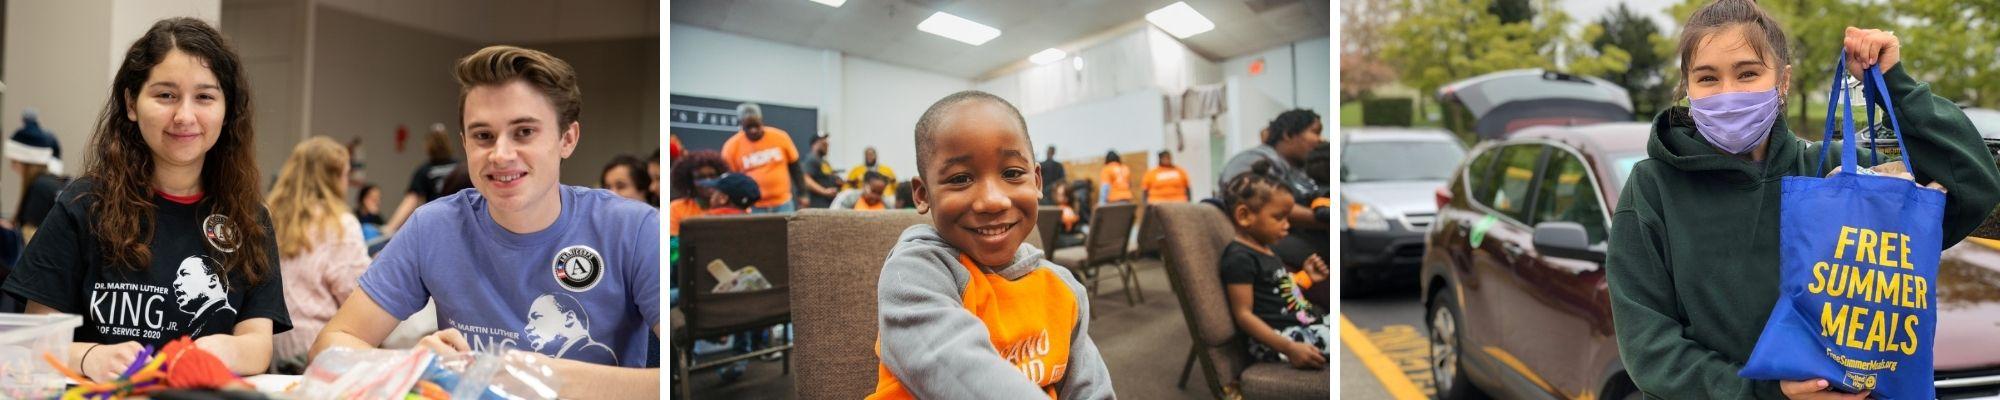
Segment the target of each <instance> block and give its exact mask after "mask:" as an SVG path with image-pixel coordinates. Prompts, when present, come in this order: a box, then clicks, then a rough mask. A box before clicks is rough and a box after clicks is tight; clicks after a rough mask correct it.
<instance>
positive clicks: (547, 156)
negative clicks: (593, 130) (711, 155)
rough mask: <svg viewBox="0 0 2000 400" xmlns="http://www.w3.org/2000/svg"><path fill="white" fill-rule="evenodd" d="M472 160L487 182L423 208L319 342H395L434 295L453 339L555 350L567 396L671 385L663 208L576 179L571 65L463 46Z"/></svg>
mask: <svg viewBox="0 0 2000 400" xmlns="http://www.w3.org/2000/svg"><path fill="white" fill-rule="evenodd" d="M454 75H456V76H457V77H458V81H459V85H460V88H461V94H462V99H463V103H462V106H463V109H462V112H463V118H462V119H463V121H462V123H463V124H464V125H463V128H464V132H463V134H462V135H461V136H462V140H463V142H464V145H465V150H466V160H465V161H466V165H467V168H468V170H469V172H470V174H471V177H472V183H473V187H475V188H477V189H478V190H476V191H466V192H460V193H458V194H454V195H451V196H446V197H442V198H439V199H437V200H436V201H432V202H430V203H428V204H425V205H424V206H423V207H421V208H418V209H417V211H416V213H415V214H414V215H412V216H411V217H410V221H409V223H407V224H405V225H404V228H403V229H402V230H401V231H398V232H397V233H396V237H395V239H394V240H392V241H391V242H390V243H389V246H388V247H387V248H385V249H383V250H382V252H381V253H380V254H379V255H378V256H377V258H376V259H375V263H374V265H372V266H370V267H369V269H368V272H366V273H364V274H363V275H362V276H361V278H360V288H361V290H359V291H356V292H355V293H354V295H351V296H349V297H348V299H347V300H346V303H345V304H343V305H342V306H341V308H340V312H339V313H337V314H335V315H334V316H333V319H332V320H330V321H327V324H326V327H325V328H324V329H323V330H322V331H321V333H320V336H319V339H318V341H317V342H315V343H314V344H313V350H312V353H313V354H314V355H315V356H316V355H317V354H318V353H319V352H320V351H323V350H325V349H326V348H329V347H334V346H346V347H364V348H372V347H377V346H380V345H381V343H382V340H383V338H384V337H386V336H388V334H389V332H390V331H391V330H393V329H394V328H395V327H396V324H397V323H398V322H399V321H400V320H402V319H404V318H407V317H409V315H410V314H411V313H415V312H417V311H418V310H419V309H422V308H423V307H424V304H425V303H426V302H429V301H435V302H436V304H437V318H438V329H439V331H438V332H437V333H435V334H432V335H430V336H427V337H425V338H423V340H422V341H421V342H420V344H419V345H422V346H426V347H430V348H431V349H433V350H437V351H439V352H442V353H452V352H462V351H500V350H507V349H516V350H523V351H530V352H535V353H538V354H542V355H545V356H547V357H550V358H551V359H550V360H549V362H550V365H551V366H552V367H553V368H554V369H555V371H556V373H557V374H558V375H560V376H562V377H564V378H567V380H569V381H570V382H584V381H588V382H592V384H587V385H580V384H568V385H563V387H562V393H560V395H561V397H563V398H656V397H659V390H660V386H659V378H660V370H659V369H657V368H651V369H647V368H643V367H644V366H645V365H647V363H648V361H649V358H650V357H651V355H650V354H649V353H648V350H647V343H648V340H649V337H650V335H653V334H658V333H659V321H660V296H659V285H660V251H659V240H660V237H659V235H660V214H659V211H658V210H657V209H654V208H652V207H649V206H647V205H646V204H644V203H639V202H633V201H628V200H623V199H622V198H619V197H618V196H617V195H615V194H612V193H611V192H608V191H604V190H595V189H588V188H581V187H574V186H564V185H562V184H561V183H560V182H559V181H558V177H560V176H561V173H560V169H561V164H562V159H563V158H567V157H569V155H570V153H572V152H574V151H575V150H576V145H577V141H578V139H579V137H580V136H581V130H582V128H581V124H579V123H578V122H577V115H578V114H579V113H580V110H581V103H582V101H581V98H580V96H581V94H580V92H579V91H578V89H577V83H576V76H575V72H574V70H573V69H571V68H570V66H569V64H568V63H565V62H563V61H562V60H561V59H557V58H555V57H551V56H549V55H548V54H545V53H542V52H539V51H535V50H529V49H523V48H518V47H512V46H493V47H487V48H485V49H481V50H480V51H478V52H476V53H473V54H472V55H470V56H467V57H465V58H464V59H461V60H459V63H458V67H457V69H455V70H454Z"/></svg>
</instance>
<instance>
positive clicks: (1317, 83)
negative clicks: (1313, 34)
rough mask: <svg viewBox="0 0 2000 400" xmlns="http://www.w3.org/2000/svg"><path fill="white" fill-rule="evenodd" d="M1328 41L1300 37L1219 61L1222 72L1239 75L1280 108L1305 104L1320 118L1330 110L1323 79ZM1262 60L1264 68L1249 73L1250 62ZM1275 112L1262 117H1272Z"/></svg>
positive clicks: (1328, 61)
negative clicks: (1258, 71) (1257, 71)
mask: <svg viewBox="0 0 2000 400" xmlns="http://www.w3.org/2000/svg"><path fill="white" fill-rule="evenodd" d="M1331 43H1332V42H1331V41H1329V40H1328V39H1327V38H1326V37H1318V38H1312V39H1305V40H1300V41H1296V42H1292V43H1286V44H1284V45H1280V46H1277V47H1272V48H1269V49H1265V50H1263V51H1258V52H1255V53H1251V54H1248V55H1243V56H1238V57H1236V58H1231V59H1229V60H1226V61H1223V62H1222V65H1221V66H1222V74H1223V75H1224V76H1226V77H1240V78H1242V82H1243V84H1244V85H1247V86H1248V87H1250V88H1253V89H1256V90H1257V91H1258V93H1261V94H1263V95H1264V96H1266V97H1269V98H1271V99H1272V100H1275V101H1277V102H1278V103H1279V105H1281V106H1284V108H1307V109H1311V110H1313V112H1316V113H1319V115H1320V117H1321V118H1327V117H1329V116H1331V115H1333V114H1332V110H1333V108H1332V106H1333V97H1332V94H1333V93H1332V92H1331V91H1330V87H1329V86H1327V85H1329V84H1331V82H1329V81H1327V79H1328V74H1330V73H1331V72H1330V71H1331V70H1332V67H1331V64H1332V61H1331V60H1332V59H1331V58H1329V57H1330V53H1331V51H1332V49H1333V48H1332V45H1331ZM1258 59H1262V60H1264V72H1263V73H1261V74H1257V75H1251V74H1250V64H1251V63H1252V62H1255V61H1256V60H1258ZM1276 116H1277V115H1276V114H1272V115H1270V116H1267V117H1265V118H1266V119H1267V120H1268V119H1269V118H1270V117H1276Z"/></svg>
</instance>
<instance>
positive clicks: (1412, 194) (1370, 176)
mask: <svg viewBox="0 0 2000 400" xmlns="http://www.w3.org/2000/svg"><path fill="white" fill-rule="evenodd" d="M1340 134H1341V139H1340V140H1341V143H1342V144H1341V152H1340V204H1341V215H1342V217H1341V218H1340V221H1339V225H1340V244H1341V245H1340V249H1341V250H1340V271H1341V272H1340V277H1341V282H1340V283H1341V291H1342V292H1341V293H1342V294H1343V295H1344V296H1347V295H1355V294H1362V292H1363V290H1362V288H1375V287H1383V286H1388V285H1382V284H1383V283H1409V285H1407V286H1408V287H1410V288H1415V283H1416V281H1417V279H1416V278H1417V269H1418V266H1419V265H1420V264H1421V262H1422V261H1423V257H1424V232H1425V231H1426V230H1428V229H1429V228H1430V224H1431V220H1432V219H1435V218H1436V216H1437V207H1438V205H1437V193H1438V190H1439V189H1441V188H1443V187H1444V185H1445V181H1446V180H1447V179H1450V178H1451V173H1452V168H1454V167H1457V166H1458V164H1459V161H1460V160H1463V159H1464V158H1465V147H1464V146H1461V145H1460V144H1459V142H1458V139H1457V138H1456V137H1454V136H1452V134H1451V133H1449V132H1446V131H1444V130H1441V129H1408V128H1377V127H1362V128H1344V129H1341V132H1340Z"/></svg>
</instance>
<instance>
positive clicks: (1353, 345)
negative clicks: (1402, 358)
mask: <svg viewBox="0 0 2000 400" xmlns="http://www.w3.org/2000/svg"><path fill="white" fill-rule="evenodd" d="M1340 342H1341V343H1345V344H1347V348H1348V350H1352V351H1354V357H1355V358H1359V359H1361V364H1362V365H1366V366H1368V372H1370V373H1373V374H1375V379H1377V380H1381V381H1382V387H1383V388H1384V389H1387V390H1388V391H1389V395H1390V396H1394V397H1395V398H1397V399H1398V400H1409V399H1423V398H1426V397H1425V396H1424V392H1423V391H1421V390H1417V384H1416V383H1414V382H1411V381H1410V378H1409V377H1408V376H1404V375H1403V370H1402V369H1401V368H1397V367H1396V363H1395V362H1393V361H1390V360H1389V356H1385V355H1382V349H1380V348H1377V347H1375V342H1371V341H1369V340H1368V335H1365V334H1362V333H1361V329H1358V328H1355V327H1354V323H1353V322H1349V321H1348V320H1347V316H1346V315H1342V316H1340Z"/></svg>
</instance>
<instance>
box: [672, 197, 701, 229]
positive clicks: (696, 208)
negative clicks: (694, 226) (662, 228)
mask: <svg viewBox="0 0 2000 400" xmlns="http://www.w3.org/2000/svg"><path fill="white" fill-rule="evenodd" d="M706 213H707V210H703V209H701V203H696V202H695V201H694V199H680V200H674V201H672V202H669V203H667V236H680V235H681V220H683V219H688V218H689V217H699V216H701V215H702V214H706Z"/></svg>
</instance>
